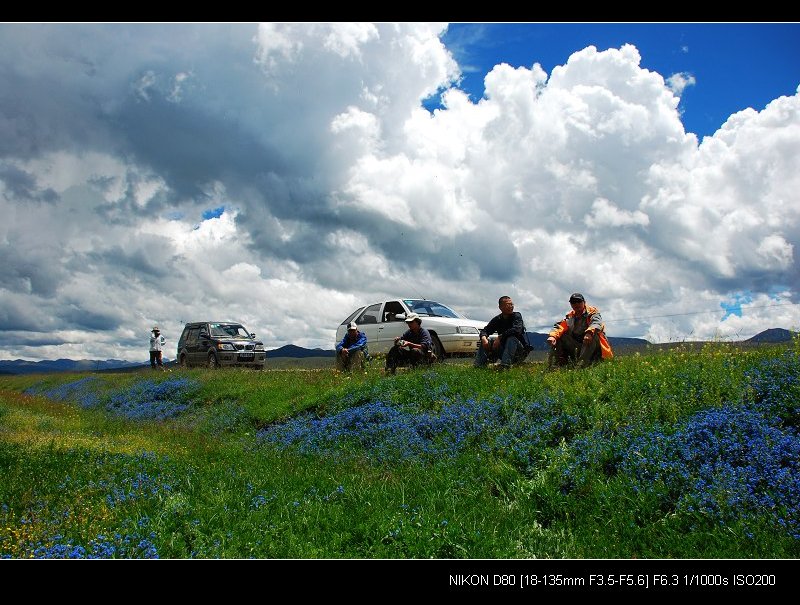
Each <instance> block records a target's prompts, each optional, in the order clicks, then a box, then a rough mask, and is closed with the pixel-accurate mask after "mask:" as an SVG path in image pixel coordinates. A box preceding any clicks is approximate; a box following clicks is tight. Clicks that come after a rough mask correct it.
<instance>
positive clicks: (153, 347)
mask: <svg viewBox="0 0 800 605" xmlns="http://www.w3.org/2000/svg"><path fill="white" fill-rule="evenodd" d="M166 343H167V340H166V339H165V338H164V337H163V336H161V330H159V329H158V326H153V334H152V335H151V336H150V367H151V368H153V369H154V370H155V369H156V365H158V367H159V368H161V369H162V370H163V369H164V362H163V360H162V359H161V351H162V350H163V349H164V345H165V344H166Z"/></svg>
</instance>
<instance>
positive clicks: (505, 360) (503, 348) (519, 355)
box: [474, 336, 528, 368]
mask: <svg viewBox="0 0 800 605" xmlns="http://www.w3.org/2000/svg"><path fill="white" fill-rule="evenodd" d="M494 339H495V337H490V338H489V346H490V347H491V346H492V345H493V343H494ZM527 358H528V352H527V351H526V350H525V345H523V344H522V342H520V340H519V339H518V338H514V337H512V336H509V337H508V338H506V341H505V342H504V343H502V344H501V345H500V350H499V351H497V352H495V351H494V349H492V350H491V351H489V352H487V351H486V349H484V348H483V344H482V343H481V341H480V340H479V341H478V350H477V351H476V352H475V363H474V365H475V367H476V368H482V367H483V366H485V365H486V364H487V363H488V362H490V361H497V360H498V359H499V360H500V365H501V366H503V367H504V368H510V367H511V364H512V363H520V362H522V361H525V360H526V359H527Z"/></svg>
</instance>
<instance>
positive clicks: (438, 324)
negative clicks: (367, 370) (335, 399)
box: [336, 298, 488, 360]
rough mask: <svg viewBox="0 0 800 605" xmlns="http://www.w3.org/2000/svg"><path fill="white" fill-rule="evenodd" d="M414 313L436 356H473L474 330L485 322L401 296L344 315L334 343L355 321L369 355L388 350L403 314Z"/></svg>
mask: <svg viewBox="0 0 800 605" xmlns="http://www.w3.org/2000/svg"><path fill="white" fill-rule="evenodd" d="M409 313H416V314H418V315H419V316H420V319H422V327H423V328H425V329H427V330H428V332H430V333H431V340H433V348H434V352H435V353H436V357H437V358H438V359H440V360H441V359H444V358H445V357H457V356H462V357H463V356H470V357H471V356H473V355H475V350H476V349H477V346H478V332H479V331H480V330H481V329H482V328H484V327H486V324H487V323H488V322H486V321H477V320H475V319H467V318H466V317H464V316H463V315H461V314H460V313H458V312H456V311H454V310H453V309H451V308H450V307H447V306H445V305H443V304H442V303H438V302H436V301H433V300H425V299H418V298H403V299H399V300H388V301H385V302H379V303H374V304H372V305H368V306H366V307H359V308H358V309H356V310H355V311H354V312H353V313H351V314H350V315H348V316H347V319H345V320H344V321H343V322H342V323H341V325H340V326H339V327H338V328H337V329H336V344H338V343H339V342H340V341H341V340H342V338H344V334H345V332H346V331H347V324H349V323H350V322H351V321H355V322H356V324H358V329H359V330H360V331H362V332H364V333H365V334H366V335H367V346H368V348H369V352H370V354H371V355H375V354H379V353H383V354H386V353H388V352H389V349H391V348H392V345H394V339H395V338H396V337H397V336H402V335H403V332H405V331H406V330H407V329H408V326H407V325H406V323H405V318H406V315H408V314H409Z"/></svg>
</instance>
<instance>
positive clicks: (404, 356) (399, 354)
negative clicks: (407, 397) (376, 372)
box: [386, 345, 432, 374]
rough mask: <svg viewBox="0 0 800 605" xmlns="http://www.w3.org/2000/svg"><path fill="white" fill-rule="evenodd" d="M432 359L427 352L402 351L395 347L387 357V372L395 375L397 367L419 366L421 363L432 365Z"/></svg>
mask: <svg viewBox="0 0 800 605" xmlns="http://www.w3.org/2000/svg"><path fill="white" fill-rule="evenodd" d="M431 361H432V360H431V357H430V355H428V353H427V351H423V350H422V349H401V348H400V347H398V346H397V345H395V346H393V347H392V348H391V350H390V351H389V354H388V355H386V370H387V371H389V372H391V373H392V374H394V372H395V370H396V369H397V366H399V365H410V366H412V367H416V366H418V365H419V364H420V363H422V362H425V363H428V364H429V363H431Z"/></svg>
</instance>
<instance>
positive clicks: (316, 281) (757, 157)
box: [0, 22, 800, 361]
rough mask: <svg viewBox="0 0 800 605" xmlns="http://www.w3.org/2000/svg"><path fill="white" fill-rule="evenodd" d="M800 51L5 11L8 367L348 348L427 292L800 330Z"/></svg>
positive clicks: (668, 334)
mask: <svg viewBox="0 0 800 605" xmlns="http://www.w3.org/2000/svg"><path fill="white" fill-rule="evenodd" d="M798 41H800V25H798V24H781V23H776V24H764V25H759V24H683V23H675V24H598V23H585V24H573V23H562V24H539V23H530V24H518V23H514V24H497V23H494V24H477V23H471V24H465V23H455V24H450V25H449V27H448V26H446V24H444V23H428V22H403V23H384V22H381V23H368V22H356V23H344V22H335V23H263V24H257V23H160V24H149V23H112V24H108V23H5V24H0V216H2V217H3V221H0V259H2V261H3V262H1V263H0V359H16V358H23V359H30V360H37V359H57V358H73V359H81V358H82V359H111V358H116V359H128V360H141V361H146V360H147V358H148V354H147V347H146V345H147V342H148V339H149V334H150V328H151V327H152V326H153V325H156V324H157V325H158V326H159V327H160V328H161V329H162V334H163V335H164V336H165V337H166V338H167V340H168V342H169V343H171V344H170V345H168V348H169V346H172V345H174V344H175V341H176V340H177V337H178V335H179V334H180V332H181V329H182V327H183V322H185V321H201V320H204V319H211V320H220V321H222V320H230V321H238V322H241V323H243V324H244V325H245V326H246V327H247V328H248V329H249V330H250V331H252V332H256V333H257V334H258V335H259V337H262V338H263V339H264V340H265V343H266V345H267V347H268V348H278V347H280V346H282V345H285V344H289V343H291V344H295V345H299V346H304V347H308V348H316V347H321V348H330V347H332V346H333V344H334V342H333V341H334V337H335V332H336V328H337V326H338V325H339V323H340V322H341V321H342V320H344V318H346V317H347V316H348V315H350V314H351V313H352V312H353V311H354V310H355V309H356V308H357V307H359V306H363V305H367V304H372V303H375V302H378V301H381V300H390V299H392V298H409V297H416V296H419V295H420V294H421V295H423V296H425V297H426V298H429V299H433V300H439V301H440V302H442V303H444V304H447V305H448V306H450V307H453V308H455V309H456V310H458V311H461V312H462V313H464V314H465V315H467V316H468V317H470V318H474V319H477V320H486V321H488V319H489V318H491V317H492V316H493V315H495V314H496V313H497V312H498V310H497V299H498V298H499V296H501V295H510V296H512V297H513V299H514V301H515V307H516V309H517V310H518V311H520V312H521V313H522V314H523V317H524V318H525V323H526V326H528V328H529V329H531V330H536V331H546V330H547V328H548V327H549V326H552V325H553V323H554V322H555V321H557V320H559V319H560V318H561V317H563V315H564V313H565V312H567V311H568V310H569V304H568V297H569V294H570V293H572V292H582V293H583V294H584V295H585V296H586V298H587V302H589V304H593V305H595V306H597V307H599V308H600V309H601V311H602V314H603V317H604V319H605V321H606V323H607V326H608V333H609V335H611V336H622V337H640V338H646V339H648V340H650V341H652V342H670V341H684V340H707V339H717V340H738V339H744V338H749V337H751V336H753V335H755V334H757V333H758V332H761V331H763V330H765V329H767V328H785V329H795V330H797V329H800V203H798V191H800V93H798V90H797V89H798V86H799V85H800V52H798V51H800V48H798V44H799V43H798ZM534 64H539V65H540V67H539V68H535V67H534ZM484 87H485V89H486V95H485V97H484ZM438 95H441V96H438ZM432 97H434V98H435V99H437V101H438V100H440V101H441V103H438V102H433V101H431V98H432ZM482 97H484V98H482ZM434 103H435V104H436V109H435V110H434V106H433V105H434ZM748 108H752V109H748ZM723 124H724V125H725V127H724V128H723V127H722V126H723ZM167 357H170V355H167Z"/></svg>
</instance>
